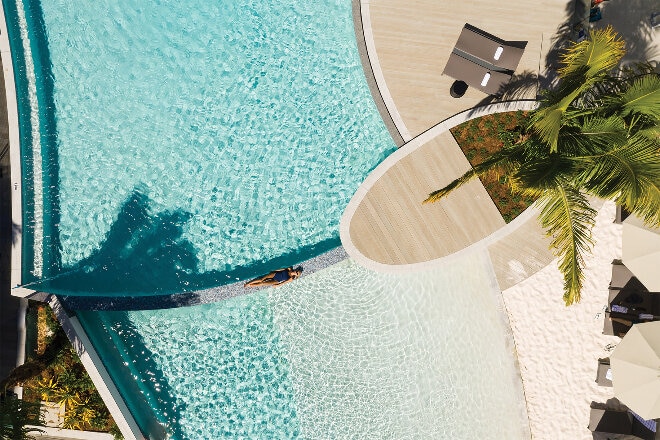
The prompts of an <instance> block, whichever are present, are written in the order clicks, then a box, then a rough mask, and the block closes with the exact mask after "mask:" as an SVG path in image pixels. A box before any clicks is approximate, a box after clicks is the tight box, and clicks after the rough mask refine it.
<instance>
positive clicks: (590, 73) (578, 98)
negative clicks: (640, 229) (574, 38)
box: [425, 28, 660, 305]
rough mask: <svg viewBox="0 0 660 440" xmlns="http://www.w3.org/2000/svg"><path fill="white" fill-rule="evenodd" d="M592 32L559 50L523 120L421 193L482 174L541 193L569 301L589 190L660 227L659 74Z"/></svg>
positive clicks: (583, 240) (602, 33)
mask: <svg viewBox="0 0 660 440" xmlns="http://www.w3.org/2000/svg"><path fill="white" fill-rule="evenodd" d="M589 37H590V38H588V39H587V40H584V41H582V42H580V43H574V44H572V45H571V46H570V47H569V48H568V49H567V50H566V51H565V53H564V54H563V56H562V59H561V65H562V68H561V69H560V70H559V72H558V73H559V78H560V81H559V83H558V86H557V87H556V88H555V89H554V90H552V91H549V92H546V93H545V95H544V96H543V97H542V99H541V102H540V106H539V108H538V109H537V110H535V111H534V112H532V116H531V119H530V123H529V124H528V125H526V126H524V127H520V128H519V130H517V132H515V133H511V134H510V136H509V142H506V143H505V145H504V147H503V148H502V149H501V150H500V151H498V152H497V153H495V154H493V155H491V156H490V157H489V158H488V159H486V160H484V161H483V162H481V163H479V164H476V165H474V167H473V168H472V169H471V170H470V171H468V172H466V173H465V174H464V175H463V176H461V177H459V178H458V179H456V180H455V181H453V182H451V183H450V184H449V185H447V186H446V187H445V188H442V189H440V190H438V191H435V192H433V193H431V194H430V195H429V196H428V198H427V199H426V200H425V203H428V202H434V201H437V200H439V199H440V198H442V197H444V196H446V195H447V194H448V193H449V192H451V191H452V190H454V189H455V188H457V187H459V186H460V185H462V184H464V183H465V182H467V181H469V180H470V179H472V178H474V177H477V176H482V175H486V174H489V173H494V174H496V175H500V176H502V177H503V179H504V181H505V182H506V183H507V184H508V185H509V186H510V187H511V189H512V190H513V191H514V192H517V193H520V194H523V195H526V196H530V197H535V198H538V201H537V206H538V207H539V208H540V215H539V219H540V222H541V224H542V226H543V227H544V228H545V230H546V232H547V234H548V235H549V236H550V237H551V249H552V250H553V252H554V253H555V255H556V256H557V257H558V258H559V269H560V270H561V272H562V274H563V277H564V301H565V302H566V304H567V305H569V304H573V303H574V302H578V301H579V300H580V291H581V288H582V282H583V268H584V255H585V253H586V252H588V251H590V250H591V248H592V246H593V240H592V236H591V229H592V226H593V224H594V219H595V215H596V211H595V210H594V209H593V208H592V207H591V206H590V203H589V200H588V197H589V196H595V197H598V198H602V199H608V200H614V201H615V202H616V203H618V204H620V205H621V206H622V207H623V208H624V209H625V210H626V211H628V212H631V213H634V214H636V215H637V216H639V217H640V218H642V219H643V220H644V221H645V222H646V223H647V224H648V225H652V226H660V153H659V152H660V128H659V120H660V77H659V76H658V75H657V74H655V73H654V72H653V69H652V67H651V66H648V65H643V64H639V65H636V66H634V67H631V68H618V67H617V66H618V65H619V62H620V60H621V58H622V57H623V55H624V53H625V50H624V42H623V41H622V40H621V39H620V37H619V36H618V35H617V34H616V33H615V32H614V31H613V30H612V29H611V28H606V29H601V30H594V31H592V32H591V33H590V36H589Z"/></svg>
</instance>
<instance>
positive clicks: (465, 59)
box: [442, 23, 527, 98]
mask: <svg viewBox="0 0 660 440" xmlns="http://www.w3.org/2000/svg"><path fill="white" fill-rule="evenodd" d="M526 45H527V42H526V41H504V40H502V39H501V38H498V37H496V36H494V35H492V34H489V33H488V32H485V31H482V30H481V29H478V28H476V27H474V26H472V25H470V24H468V23H466V24H465V26H463V30H462V31H461V34H460V35H459V37H458V41H457V42H456V46H455V47H454V49H453V50H452V53H451V55H450V56H449V60H448V61H447V65H446V66H445V69H444V71H443V72H442V73H443V74H444V75H448V76H451V77H452V78H454V79H456V80H458V81H462V82H464V83H465V84H467V85H468V86H470V87H474V88H476V89H478V90H481V91H482V92H484V93H487V94H489V95H494V94H496V93H497V92H498V91H500V89H501V86H502V85H504V84H506V83H507V82H509V80H510V79H511V76H512V75H513V72H514V71H515V70H516V68H517V67H518V63H519V62H520V58H521V57H522V55H523V52H524V50H525V46H526ZM454 89H455V87H454V86H452V90H451V91H450V93H451V96H453V97H455V98H456V97H458V96H455V95H457V93H456V91H455V90H454Z"/></svg>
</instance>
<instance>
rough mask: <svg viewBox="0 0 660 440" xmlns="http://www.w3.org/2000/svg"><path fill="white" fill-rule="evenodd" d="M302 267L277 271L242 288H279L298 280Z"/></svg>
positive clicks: (249, 282)
mask: <svg viewBox="0 0 660 440" xmlns="http://www.w3.org/2000/svg"><path fill="white" fill-rule="evenodd" d="M302 271H303V269H302V267H296V268H295V269H294V268H292V267H287V268H286V269H278V270H276V271H273V272H271V273H269V274H268V275H264V276H262V277H259V278H255V279H253V280H252V281H248V282H247V283H245V284H244V285H243V286H244V287H258V286H281V285H282V284H286V283H288V282H291V281H293V280H295V279H296V278H298V277H299V276H300V275H302Z"/></svg>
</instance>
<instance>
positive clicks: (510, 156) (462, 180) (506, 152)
mask: <svg viewBox="0 0 660 440" xmlns="http://www.w3.org/2000/svg"><path fill="white" fill-rule="evenodd" d="M524 148H525V145H524V143H520V144H516V145H512V146H510V147H505V148H502V149H501V150H500V151H498V152H496V153H494V154H493V155H492V156H491V157H490V158H488V159H486V160H485V161H483V162H482V163H480V164H477V165H475V166H474V167H473V168H472V169H470V170H468V171H466V172H465V173H464V174H463V175H462V176H461V177H458V178H457V179H454V180H453V181H452V182H451V183H449V184H448V185H447V186H445V187H444V188H441V189H439V190H437V191H433V192H432V193H431V194H429V196H428V197H427V198H426V199H425V200H424V201H423V202H422V204H426V203H434V202H437V201H438V200H440V199H442V198H443V197H445V196H446V195H448V194H449V193H450V192H452V191H453V190H455V189H456V188H458V187H460V186H463V185H464V184H466V183H468V182H469V181H470V180H472V179H474V178H475V177H478V176H483V175H484V174H488V173H491V172H494V171H496V170H497V169H501V170H502V169H503V170H506V171H511V170H512V169H514V168H515V163H516V162H517V160H518V158H520V157H522V152H523V150H524Z"/></svg>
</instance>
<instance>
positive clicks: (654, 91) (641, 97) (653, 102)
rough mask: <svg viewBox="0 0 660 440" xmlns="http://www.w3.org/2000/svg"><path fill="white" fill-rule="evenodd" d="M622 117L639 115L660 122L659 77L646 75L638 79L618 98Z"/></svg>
mask: <svg viewBox="0 0 660 440" xmlns="http://www.w3.org/2000/svg"><path fill="white" fill-rule="evenodd" d="M620 103H621V105H622V107H623V116H627V115H629V114H630V113H641V114H643V115H647V116H650V117H652V118H654V119H655V120H656V121H657V120H660V76H658V75H646V76H643V77H641V78H638V79H637V80H635V82H633V84H632V85H631V86H630V87H629V88H628V90H626V91H625V92H624V93H623V94H622V95H621V96H620Z"/></svg>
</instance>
